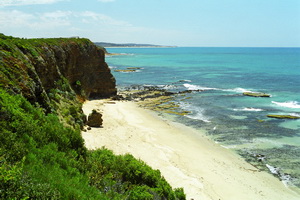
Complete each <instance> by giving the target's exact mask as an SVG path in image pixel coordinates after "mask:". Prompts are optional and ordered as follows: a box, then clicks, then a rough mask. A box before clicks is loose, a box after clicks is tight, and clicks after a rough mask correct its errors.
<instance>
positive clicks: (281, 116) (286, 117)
mask: <svg viewBox="0 0 300 200" xmlns="http://www.w3.org/2000/svg"><path fill="white" fill-rule="evenodd" d="M267 117H269V118H277V119H300V117H299V116H294V115H267Z"/></svg>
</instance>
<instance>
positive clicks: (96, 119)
mask: <svg viewBox="0 0 300 200" xmlns="http://www.w3.org/2000/svg"><path fill="white" fill-rule="evenodd" d="M102 122H103V120H102V114H101V113H99V112H97V111H96V110H93V111H92V113H91V114H89V116H88V121H87V123H86V124H87V125H88V126H90V127H101V126H102Z"/></svg>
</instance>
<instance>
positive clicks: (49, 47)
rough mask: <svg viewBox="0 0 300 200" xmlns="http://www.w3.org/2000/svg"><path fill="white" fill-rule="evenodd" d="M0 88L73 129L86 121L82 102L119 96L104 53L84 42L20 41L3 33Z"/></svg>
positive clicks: (0, 55) (1, 38)
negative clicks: (53, 114)
mask: <svg viewBox="0 0 300 200" xmlns="http://www.w3.org/2000/svg"><path fill="white" fill-rule="evenodd" d="M0 87H1V88H5V90H7V91H10V93H12V94H22V96H24V97H25V98H26V99H27V100H28V101H29V102H31V103H32V104H38V105H39V106H40V107H42V108H44V109H45V111H46V112H48V113H50V112H56V113H57V114H58V115H59V116H61V119H63V120H65V122H66V123H67V124H72V125H75V124H76V123H78V122H80V120H81V119H83V118H82V116H81V115H82V112H81V107H80V105H79V104H80V103H79V101H78V100H82V99H86V98H94V97H109V96H112V95H114V94H116V87H115V79H114V77H113V76H112V74H111V72H110V69H109V68H108V66H107V64H106V63H105V52H104V51H103V49H100V48H99V47H97V46H95V45H94V44H93V43H92V42H91V41H89V40H88V39H80V38H68V39H66V38H59V39H20V38H14V37H8V36H5V35H3V34H0ZM76 96H77V98H76V99H74V98H75V97H76ZM78 113H80V114H78ZM79 115H80V116H79ZM69 116H70V117H69ZM82 121H84V120H82ZM80 123H81V124H82V122H80ZM80 123H79V124H80Z"/></svg>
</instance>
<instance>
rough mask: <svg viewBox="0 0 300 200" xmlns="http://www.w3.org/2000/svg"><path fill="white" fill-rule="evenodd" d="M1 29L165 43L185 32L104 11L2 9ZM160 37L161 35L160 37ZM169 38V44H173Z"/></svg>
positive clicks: (21, 33) (14, 33)
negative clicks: (137, 23) (153, 26)
mask: <svg viewBox="0 0 300 200" xmlns="http://www.w3.org/2000/svg"><path fill="white" fill-rule="evenodd" d="M0 27H1V32H2V33H4V34H6V35H12V36H15V37H27V38H33V37H71V36H79V37H86V38H89V39H91V40H92V41H95V42H97V41H111V42H119V43H126V42H137V43H138V42H140V43H144V42H145V43H155V44H164V42H163V41H173V40H175V38H178V37H180V36H181V35H183V34H182V33H179V32H176V31H174V30H159V29H151V28H147V27H139V26H134V25H132V24H131V23H129V22H127V21H123V20H119V19H116V18H113V17H111V16H108V15H104V14H101V13H96V12H91V11H83V12H74V11H60V10H57V11H54V12H46V13H29V12H21V11H18V10H11V11H1V10H0ZM157 38H159V39H157ZM172 43H173V42H168V43H167V44H172Z"/></svg>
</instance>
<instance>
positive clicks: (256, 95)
mask: <svg viewBox="0 0 300 200" xmlns="http://www.w3.org/2000/svg"><path fill="white" fill-rule="evenodd" d="M243 95H244V96H250V97H271V95H270V94H266V93H261V92H244V93H243Z"/></svg>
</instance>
